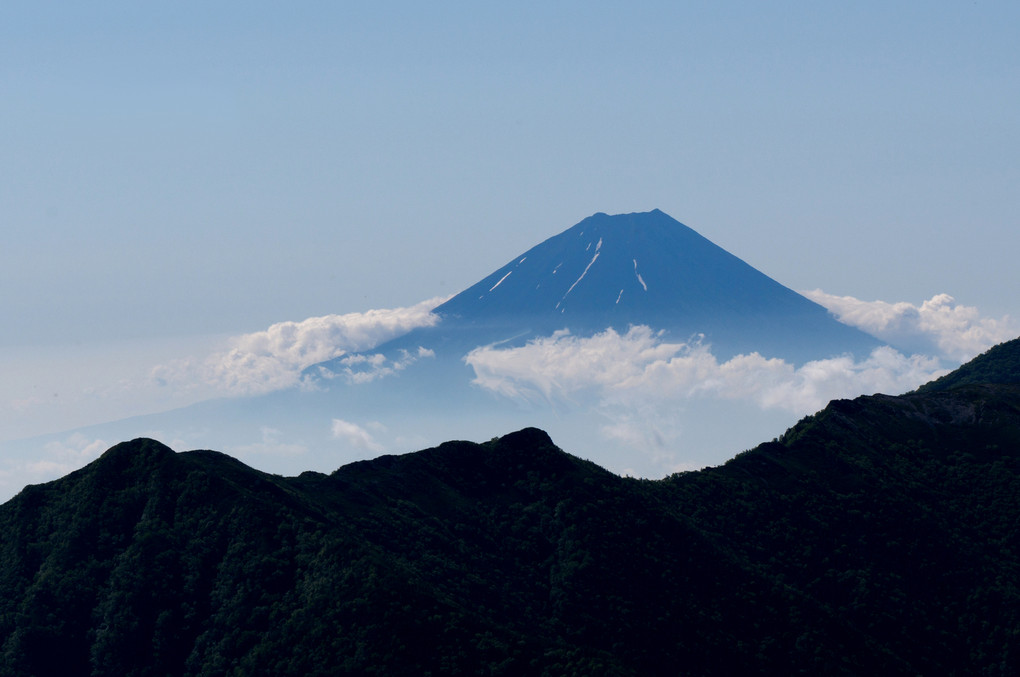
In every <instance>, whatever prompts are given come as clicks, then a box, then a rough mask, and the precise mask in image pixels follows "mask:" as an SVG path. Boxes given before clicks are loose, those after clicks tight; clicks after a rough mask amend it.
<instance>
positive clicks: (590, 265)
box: [560, 240, 601, 301]
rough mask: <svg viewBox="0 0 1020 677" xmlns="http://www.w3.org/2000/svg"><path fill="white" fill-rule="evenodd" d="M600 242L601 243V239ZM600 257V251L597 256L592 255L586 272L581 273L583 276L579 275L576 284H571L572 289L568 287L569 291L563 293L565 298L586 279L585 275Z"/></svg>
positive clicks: (596, 253)
mask: <svg viewBox="0 0 1020 677" xmlns="http://www.w3.org/2000/svg"><path fill="white" fill-rule="evenodd" d="M599 242H600V243H601V240H600V241H599ZM598 258H599V252H595V256H593V257H592V259H591V261H589V262H588V265H587V266H586V267H585V269H584V272H583V273H581V277H579V278H577V279H576V280H574V284H572V285H570V289H568V290H567V293H566V294H564V295H563V298H564V299H565V298H567V296H569V295H570V292H572V291H574V287H576V286H577V283H578V282H580V281H581V280H583V279H584V276H585V275H587V274H588V271H589V270H591V267H592V265H593V264H594V263H595V261H596V260H598ZM560 300H561V301H562V300H563V299H560Z"/></svg>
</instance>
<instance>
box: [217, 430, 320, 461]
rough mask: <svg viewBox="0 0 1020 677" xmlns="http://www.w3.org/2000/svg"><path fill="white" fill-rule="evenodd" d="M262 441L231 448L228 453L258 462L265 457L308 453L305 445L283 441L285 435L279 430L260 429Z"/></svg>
mask: <svg viewBox="0 0 1020 677" xmlns="http://www.w3.org/2000/svg"><path fill="white" fill-rule="evenodd" d="M259 433H260V435H261V438H262V439H261V441H260V442H255V443H253V444H245V445H240V446H234V447H229V448H228V451H229V452H230V453H231V454H233V455H235V456H237V457H238V458H242V459H247V460H257V459H259V458H260V457H265V456H300V455H302V454H305V453H307V452H308V448H307V447H306V446H305V445H303V444H296V443H293V442H285V441H283V439H282V437H283V433H282V432H281V431H280V430H278V429H277V428H270V427H269V426H262V427H261V428H259Z"/></svg>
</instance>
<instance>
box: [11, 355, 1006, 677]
mask: <svg viewBox="0 0 1020 677" xmlns="http://www.w3.org/2000/svg"><path fill="white" fill-rule="evenodd" d="M1004 346H1006V349H1005V352H1003V350H1002V347H1001V346H1000V347H999V348H1000V350H998V352H996V353H992V352H991V351H990V353H989V354H988V355H992V357H993V358H994V360H995V361H996V362H997V363H1001V364H1014V363H1016V357H1017V352H1018V351H1020V348H1018V347H1017V345H1016V344H1004ZM988 359H989V358H988V357H987V355H986V356H982V358H978V359H977V360H975V361H974V362H973V363H972V364H971V365H969V367H965V368H968V369H969V373H971V374H978V375H980V376H981V377H980V378H968V379H966V382H961V383H959V384H955V385H954V384H952V383H950V384H949V385H946V387H939V388H929V389H921V390H919V391H918V392H915V393H911V394H908V395H904V396H899V397H891V396H884V395H876V396H870V397H860V398H857V399H855V400H852V401H846V400H842V401H836V402H833V403H831V404H830V405H829V406H828V407H826V408H825V409H824V410H823V411H821V412H819V413H818V414H816V415H814V416H811V417H808V418H806V419H804V420H803V421H801V422H800V423H798V424H797V425H796V426H794V427H793V428H791V429H790V430H789V431H787V432H786V433H785V434H784V435H783V436H782V437H781V438H779V439H777V440H774V441H772V442H769V443H765V444H762V445H760V446H758V447H757V448H755V449H752V450H750V451H746V452H744V453H742V454H740V455H738V456H737V457H735V458H734V459H732V460H731V461H729V462H728V463H726V464H724V465H722V466H719V467H717V468H710V469H705V470H701V471H697V472H689V473H682V474H678V475H674V476H671V477H668V478H666V479H663V480H657V481H651V480H638V479H633V478H621V477H618V476H616V475H613V474H611V473H609V472H607V471H605V470H603V469H601V468H599V467H597V466H595V465H594V464H592V463H590V462H588V461H584V460H582V459H580V458H578V457H575V456H572V455H569V454H567V453H564V452H563V451H561V450H559V449H558V448H557V447H555V445H554V444H553V442H552V441H551V440H550V439H549V437H548V436H547V435H546V434H545V433H544V432H542V431H540V430H536V429H525V430H522V431H519V432H516V433H512V434H509V435H506V436H504V437H502V438H498V439H494V440H492V441H490V442H487V443H484V444H475V443H470V442H449V443H446V444H443V445H440V446H439V447H436V448H434V449H428V450H424V451H420V452H416V453H413V454H407V455H403V456H384V457H381V458H378V459H374V460H371V461H363V462H359V463H354V464H351V465H348V466H344V467H343V468H340V469H339V470H337V471H336V472H334V473H332V474H330V475H324V474H318V473H304V474H302V475H300V476H298V477H291V478H284V477H279V476H273V475H268V474H265V473H262V472H259V471H256V470H253V469H251V468H249V467H247V466H245V465H243V464H242V463H240V462H238V461H236V460H234V459H231V458H230V457H228V456H225V455H223V454H220V453H217V452H213V451H192V452H184V453H175V452H173V451H172V450H170V449H169V448H167V447H165V446H163V445H162V444H160V443H158V442H155V441H153V440H146V439H140V440H134V441H131V442H126V443H123V444H120V445H117V446H115V447H113V448H112V449H110V450H109V451H107V452H106V453H105V454H104V455H103V456H102V457H101V458H100V459H98V460H97V461H95V462H94V463H92V464H91V465H89V466H87V467H86V468H83V469H82V470H79V471H77V472H75V473H72V474H70V475H68V476H67V477H64V478H62V479H60V480H57V481H55V482H50V483H48V484H44V485H37V486H30V487H27V488H26V489H25V490H24V491H22V492H21V493H20V494H19V495H18V496H16V497H15V498H14V499H12V500H11V501H9V502H8V503H6V504H4V505H3V506H0V538H2V542H0V642H2V645H0V651H2V654H0V673H2V674H9V675H31V674H39V675H42V674H75V675H79V674H97V675H107V674H123V675H150V674H152V675H156V674H159V675H172V674H206V675H223V674H279V675H287V674H295V675H296V674H301V675H314V674H344V673H348V674H387V675H392V674H416V675H422V674H434V675H439V674H444V675H446V674H478V673H486V674H497V675H498V674H506V675H511V674H512V675H517V674H549V675H564V674H578V675H582V674H583V675H598V674H614V675H655V674H669V675H675V674H695V675H711V674H718V675H732V674H748V673H762V672H768V673H773V674H795V673H804V674H903V675H915V674H925V675H927V674H983V675H1013V674H1020V655H1018V651H1020V650H1018V647H1020V588H1018V583H1017V581H1020V385H1017V383H1016V380H1015V379H1011V378H1010V377H1008V376H1001V374H998V373H997V372H996V371H995V369H990V368H987V367H988V365H987V364H985V365H983V364H982V360H986V361H987V360H988ZM975 365H976V366H975ZM575 451H576V452H577V453H579V454H580V455H584V450H583V449H582V450H575Z"/></svg>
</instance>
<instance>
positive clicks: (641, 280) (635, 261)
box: [633, 259, 648, 291]
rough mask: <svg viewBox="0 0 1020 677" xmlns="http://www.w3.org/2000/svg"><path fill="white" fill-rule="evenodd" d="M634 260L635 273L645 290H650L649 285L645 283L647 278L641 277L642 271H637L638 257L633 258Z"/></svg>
mask: <svg viewBox="0 0 1020 677" xmlns="http://www.w3.org/2000/svg"><path fill="white" fill-rule="evenodd" d="M633 261H634V274H635V275H637V281H638V282H640V283H641V286H642V287H644V289H645V291H648V285H647V284H645V278H643V277H641V273H639V272H637V259H633Z"/></svg>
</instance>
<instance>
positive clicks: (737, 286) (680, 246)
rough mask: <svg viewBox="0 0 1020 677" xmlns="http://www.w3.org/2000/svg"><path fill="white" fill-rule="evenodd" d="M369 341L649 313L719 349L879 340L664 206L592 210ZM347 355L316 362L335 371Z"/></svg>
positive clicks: (832, 349)
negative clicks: (431, 320)
mask: <svg viewBox="0 0 1020 677" xmlns="http://www.w3.org/2000/svg"><path fill="white" fill-rule="evenodd" d="M434 312H435V314H436V315H438V316H439V317H440V318H441V319H440V322H439V323H438V324H437V325H436V326H434V327H428V328H422V329H417V330H415V331H412V332H410V333H409V334H408V335H406V336H402V337H399V338H397V339H394V340H393V341H391V342H390V343H389V344H386V345H383V346H380V347H379V348H377V349H375V350H373V351H372V352H373V353H382V354H393V353H399V352H401V351H403V352H405V353H406V352H409V353H414V352H415V351H417V350H418V349H419V347H420V346H421V347H424V348H427V349H429V350H431V351H434V352H436V353H437V354H438V355H439V356H440V357H442V356H444V355H450V356H452V357H453V358H455V359H456V360H459V359H460V358H461V357H462V356H463V354H465V353H466V352H468V351H469V350H471V349H472V348H475V347H477V346H481V345H488V344H500V345H501V346H513V345H521V344H522V343H524V342H525V341H527V340H529V339H533V338H536V337H540V336H549V335H551V334H552V333H553V332H555V331H557V330H562V329H567V330H569V331H570V332H571V333H572V334H575V335H583V336H590V335H592V334H594V333H596V332H599V331H604V330H605V329H607V328H610V327H611V328H613V329H615V330H617V331H619V332H621V333H622V332H625V331H626V330H627V329H628V328H629V327H630V326H632V325H648V326H650V327H651V328H652V329H655V330H662V331H665V332H667V333H668V335H669V337H670V339H671V340H675V341H690V340H703V341H705V342H707V343H709V344H711V346H712V349H713V352H714V353H715V354H716V355H717V356H718V357H720V358H721V359H727V358H729V357H732V356H734V355H737V354H740V353H750V352H759V353H761V354H763V355H765V356H767V357H781V358H784V359H787V360H788V361H792V362H795V363H798V364H799V363H803V362H806V361H808V360H812V359H824V358H829V357H833V356H835V355H841V354H844V353H854V354H856V355H857V356H859V357H866V356H867V355H868V354H869V353H870V352H871V350H872V349H874V348H875V347H877V346H879V345H881V342H880V341H878V340H877V339H875V338H874V337H872V336H870V335H868V334H865V333H864V332H862V331H860V330H858V329H856V328H853V327H849V326H847V325H844V324H842V323H840V322H838V321H837V320H836V319H835V318H834V317H833V316H832V315H831V314H830V313H829V312H828V311H827V310H826V309H825V308H823V307H822V306H820V305H818V304H817V303H815V302H813V301H810V300H809V299H807V298H805V297H803V296H801V295H800V294H797V293H796V292H794V291H792V290H791V289H788V288H787V287H784V286H783V285H781V284H780V283H778V282H776V281H775V280H773V279H771V278H770V277H768V276H766V275H765V274H763V273H761V272H759V271H758V270H755V269H754V268H752V267H751V266H750V265H748V264H747V263H745V262H744V261H742V260H740V259H739V258H737V257H736V256H733V255H732V254H730V253H729V252H727V251H726V250H724V249H722V248H721V247H719V246H717V245H715V244H713V243H712V242H710V241H709V240H707V239H705V238H704V237H702V236H701V235H699V234H698V233H696V232H695V231H694V230H692V229H691V228H688V227H687V226H685V225H683V224H682V223H680V222H679V221H676V220H675V219H673V218H672V217H670V216H668V215H666V214H664V213H663V212H661V211H659V210H657V209H656V210H653V211H651V212H645V213H634V214H618V215H612V216H610V215H607V214H602V213H598V214H595V215H593V216H590V217H588V218H586V219H584V220H583V221H581V222H580V223H578V224H577V225H575V226H573V227H572V228H569V229H567V230H565V231H563V232H562V233H560V234H559V235H555V236H553V237H551V238H549V239H548V240H546V241H544V242H542V243H541V244H539V245H536V246H535V247H532V248H531V249H529V250H528V251H526V252H524V253H523V254H520V255H518V256H515V257H514V258H513V259H512V260H510V261H509V262H508V263H507V264H506V265H504V266H503V267H501V268H499V269H497V270H495V271H493V272H492V273H490V274H489V275H488V276H486V277H485V278H483V279H482V280H480V281H478V282H477V283H475V284H474V285H472V286H470V287H468V288H467V289H465V290H464V291H462V292H461V293H459V294H457V295H456V296H454V297H453V298H451V299H450V300H448V301H446V302H445V303H443V304H442V305H440V306H438V307H437V308H436V309H435V311H434ZM342 361H343V358H341V359H339V360H334V361H332V366H330V365H320V366H318V367H313V368H312V369H310V370H309V371H310V373H318V372H319V371H320V370H321V369H323V368H326V369H332V370H334V371H336V370H337V369H338V367H339V365H340V364H341V363H342Z"/></svg>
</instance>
